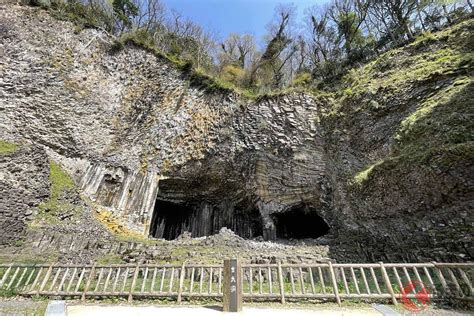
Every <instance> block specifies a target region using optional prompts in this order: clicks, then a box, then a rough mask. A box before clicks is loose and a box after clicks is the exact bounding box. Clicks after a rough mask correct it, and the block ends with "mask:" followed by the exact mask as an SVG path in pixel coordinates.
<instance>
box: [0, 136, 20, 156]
mask: <svg viewBox="0 0 474 316" xmlns="http://www.w3.org/2000/svg"><path fill="white" fill-rule="evenodd" d="M19 148H20V146H18V145H17V144H14V143H9V142H6V141H3V140H0V155H6V154H11V153H14V152H15V151H17V150H18V149H19Z"/></svg>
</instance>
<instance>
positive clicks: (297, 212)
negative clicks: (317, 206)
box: [272, 206, 329, 239]
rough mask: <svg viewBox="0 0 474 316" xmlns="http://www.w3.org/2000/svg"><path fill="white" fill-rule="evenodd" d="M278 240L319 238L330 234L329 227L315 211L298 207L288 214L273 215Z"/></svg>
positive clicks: (287, 212)
mask: <svg viewBox="0 0 474 316" xmlns="http://www.w3.org/2000/svg"><path fill="white" fill-rule="evenodd" d="M272 218H273V221H274V223H275V227H276V236H277V238H282V239H304V238H318V237H321V236H324V235H326V234H327V233H328V232H329V225H328V224H327V223H326V221H325V220H324V219H323V218H322V217H321V216H319V215H318V214H316V212H315V211H314V209H311V208H308V207H305V206H297V207H294V208H292V209H290V210H288V211H286V212H283V213H277V214H273V215H272Z"/></svg>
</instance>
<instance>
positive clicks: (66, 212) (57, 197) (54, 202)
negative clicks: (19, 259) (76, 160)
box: [32, 161, 80, 226]
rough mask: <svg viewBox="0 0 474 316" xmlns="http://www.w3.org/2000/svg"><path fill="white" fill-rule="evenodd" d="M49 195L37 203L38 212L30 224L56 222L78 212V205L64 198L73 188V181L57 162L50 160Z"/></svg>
mask: <svg viewBox="0 0 474 316" xmlns="http://www.w3.org/2000/svg"><path fill="white" fill-rule="evenodd" d="M49 171H50V172H49V182H50V197H49V199H48V200H47V201H45V202H42V203H41V204H40V205H38V208H39V213H38V216H37V217H36V218H35V221H33V223H32V225H33V226H36V225H40V224H41V222H43V221H44V222H47V223H50V224H55V223H58V222H59V221H60V220H61V219H65V218H71V217H75V216H77V215H78V214H79V213H80V207H78V206H76V205H73V204H71V203H69V202H68V201H67V200H66V197H67V194H70V193H72V192H71V191H73V190H74V181H73V180H72V178H71V177H70V176H69V175H68V174H67V172H66V171H64V170H63V169H62V167H61V165H59V164H58V163H56V162H54V161H50V169H49Z"/></svg>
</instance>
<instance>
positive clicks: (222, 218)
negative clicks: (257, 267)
mask: <svg viewBox="0 0 474 316" xmlns="http://www.w3.org/2000/svg"><path fill="white" fill-rule="evenodd" d="M222 227H227V228H229V229H231V230H232V231H233V232H234V233H235V234H237V235H239V236H241V237H244V238H254V237H258V236H262V234H263V228H262V220H261V216H260V212H259V211H258V209H257V208H255V207H252V204H251V203H242V204H237V205H233V204H226V203H223V204H221V205H213V204H210V203H208V202H205V201H199V200H196V201H192V202H182V201H180V202H173V201H169V200H163V199H160V198H158V199H157V200H156V203H155V209H154V211H153V216H152V220H151V225H150V236H151V237H155V238H164V239H166V240H173V239H176V238H177V237H178V236H180V235H181V234H183V233H184V232H190V233H191V236H192V237H201V236H209V235H213V234H217V233H218V232H219V230H220V229H221V228H222Z"/></svg>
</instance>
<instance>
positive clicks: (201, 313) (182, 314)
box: [66, 304, 473, 316]
mask: <svg viewBox="0 0 474 316" xmlns="http://www.w3.org/2000/svg"><path fill="white" fill-rule="evenodd" d="M373 306H375V305H373ZM373 306H369V305H365V306H354V307H337V306H333V305H332V306H327V305H326V306H325V305H323V304H322V305H317V306H314V308H313V307H302V308H298V307H291V308H290V307H282V308H271V307H268V308H267V307H253V306H248V307H244V309H243V311H242V312H240V313H223V312H222V308H221V307H220V306H159V305H158V306H156V305H155V306H151V305H150V306H145V305H144V306H130V305H73V304H68V305H67V314H66V315H67V316H108V315H111V316H157V315H160V316H186V315H190V316H222V315H235V316H315V315H321V316H349V315H350V316H372V315H373V316H381V315H386V316H398V315H436V316H440V315H443V316H444V315H453V316H454V315H456V316H459V315H473V314H472V313H470V312H467V311H452V310H443V309H433V308H429V309H428V310H425V311H423V312H421V313H418V314H414V313H411V312H408V311H406V310H404V309H403V308H401V307H400V308H397V309H395V308H393V306H390V305H384V307H383V308H380V306H381V305H378V309H379V310H381V311H377V310H376V309H375V308H374V307H373ZM382 311H384V312H382Z"/></svg>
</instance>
